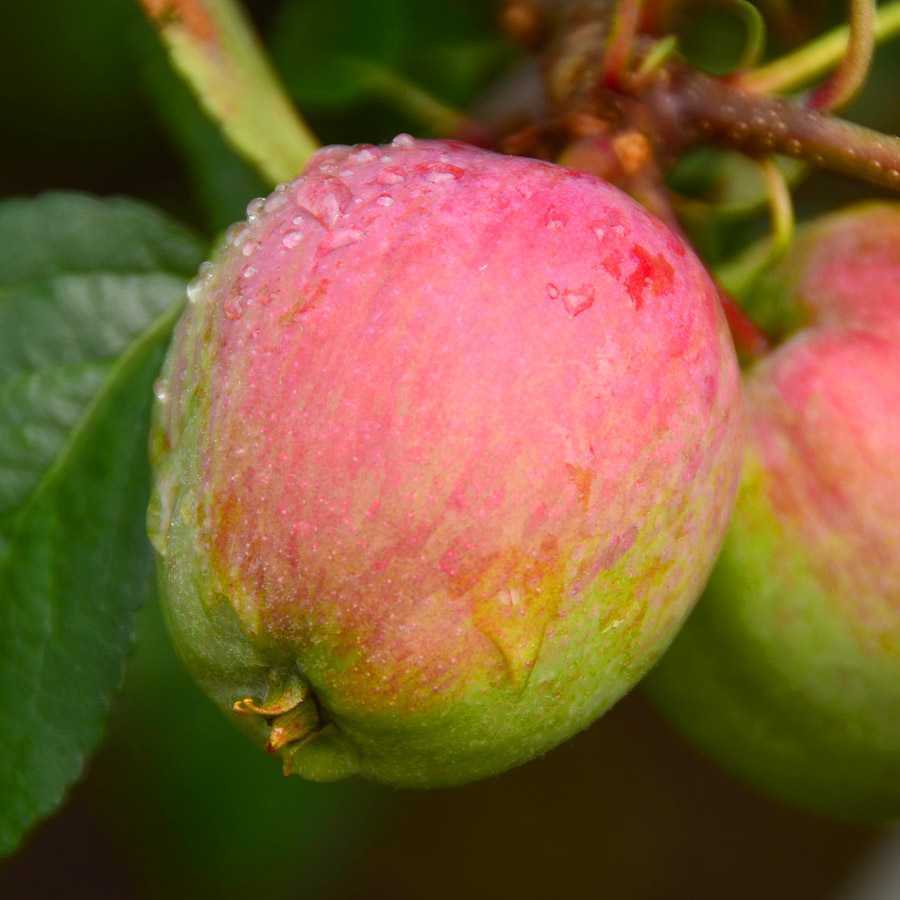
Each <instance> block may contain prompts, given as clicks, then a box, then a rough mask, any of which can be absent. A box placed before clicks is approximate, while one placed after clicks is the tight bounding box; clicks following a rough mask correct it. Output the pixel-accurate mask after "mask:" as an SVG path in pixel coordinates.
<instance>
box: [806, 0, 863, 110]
mask: <svg viewBox="0 0 900 900" xmlns="http://www.w3.org/2000/svg"><path fill="white" fill-rule="evenodd" d="M874 52H875V0H850V32H849V34H848V36H847V52H846V53H845V54H844V58H843V59H842V60H841V62H840V65H839V66H838V67H837V68H836V69H835V70H834V72H832V73H831V75H830V77H829V78H828V80H827V81H826V82H825V83H824V84H822V85H820V86H819V87H818V88H816V89H815V90H814V91H813V92H812V93H811V94H810V95H809V98H808V100H807V105H808V106H809V108H810V109H815V110H817V111H818V112H821V113H827V112H832V111H833V110H836V109H839V108H840V107H842V106H846V104H848V103H849V102H850V101H851V100H852V99H853V98H854V97H855V96H856V95H857V94H858V93H859V91H860V90H861V89H862V86H863V85H864V84H865V83H866V78H867V77H868V75H869V66H870V65H871V63H872V55H873V54H874Z"/></svg>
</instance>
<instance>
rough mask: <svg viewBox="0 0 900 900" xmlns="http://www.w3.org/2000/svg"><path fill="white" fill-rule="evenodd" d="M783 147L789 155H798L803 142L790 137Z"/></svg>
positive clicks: (801, 150) (801, 149)
mask: <svg viewBox="0 0 900 900" xmlns="http://www.w3.org/2000/svg"><path fill="white" fill-rule="evenodd" d="M784 149H785V151H786V152H787V153H789V154H790V155H791V156H799V155H800V154H801V153H802V152H803V144H801V143H800V141H798V140H797V138H791V139H790V140H789V141H787V143H785V145H784Z"/></svg>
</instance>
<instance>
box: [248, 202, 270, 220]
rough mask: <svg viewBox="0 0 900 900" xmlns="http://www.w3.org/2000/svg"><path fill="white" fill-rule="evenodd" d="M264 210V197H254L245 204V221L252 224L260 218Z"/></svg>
mask: <svg viewBox="0 0 900 900" xmlns="http://www.w3.org/2000/svg"><path fill="white" fill-rule="evenodd" d="M265 208H266V201H265V198H264V197H254V198H253V199H252V200H251V201H250V202H249V203H248V204H247V219H248V221H250V222H254V221H255V220H256V219H258V218H259V217H260V215H261V214H262V211H263V210H264V209H265Z"/></svg>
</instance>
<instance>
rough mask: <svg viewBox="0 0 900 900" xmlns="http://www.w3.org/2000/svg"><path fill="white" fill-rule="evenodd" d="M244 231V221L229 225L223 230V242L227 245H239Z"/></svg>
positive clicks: (245, 224) (245, 228) (245, 225)
mask: <svg viewBox="0 0 900 900" xmlns="http://www.w3.org/2000/svg"><path fill="white" fill-rule="evenodd" d="M246 232H247V223H246V222H235V223H234V224H233V225H229V226H228V229H227V230H226V231H225V243H226V244H228V246H229V247H238V246H240V244H241V240H242V239H243V236H244V235H245V234H246Z"/></svg>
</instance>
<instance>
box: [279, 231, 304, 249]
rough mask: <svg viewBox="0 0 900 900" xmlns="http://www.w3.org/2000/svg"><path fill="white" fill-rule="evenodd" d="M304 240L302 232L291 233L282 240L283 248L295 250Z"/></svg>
mask: <svg viewBox="0 0 900 900" xmlns="http://www.w3.org/2000/svg"><path fill="white" fill-rule="evenodd" d="M302 240H303V232H302V231H289V232H287V234H285V236H284V237H283V238H282V239H281V244H282V246H283V247H284V248H285V249H287V250H293V248H294V247H296V246H297V244H299V243H300V241H302Z"/></svg>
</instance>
